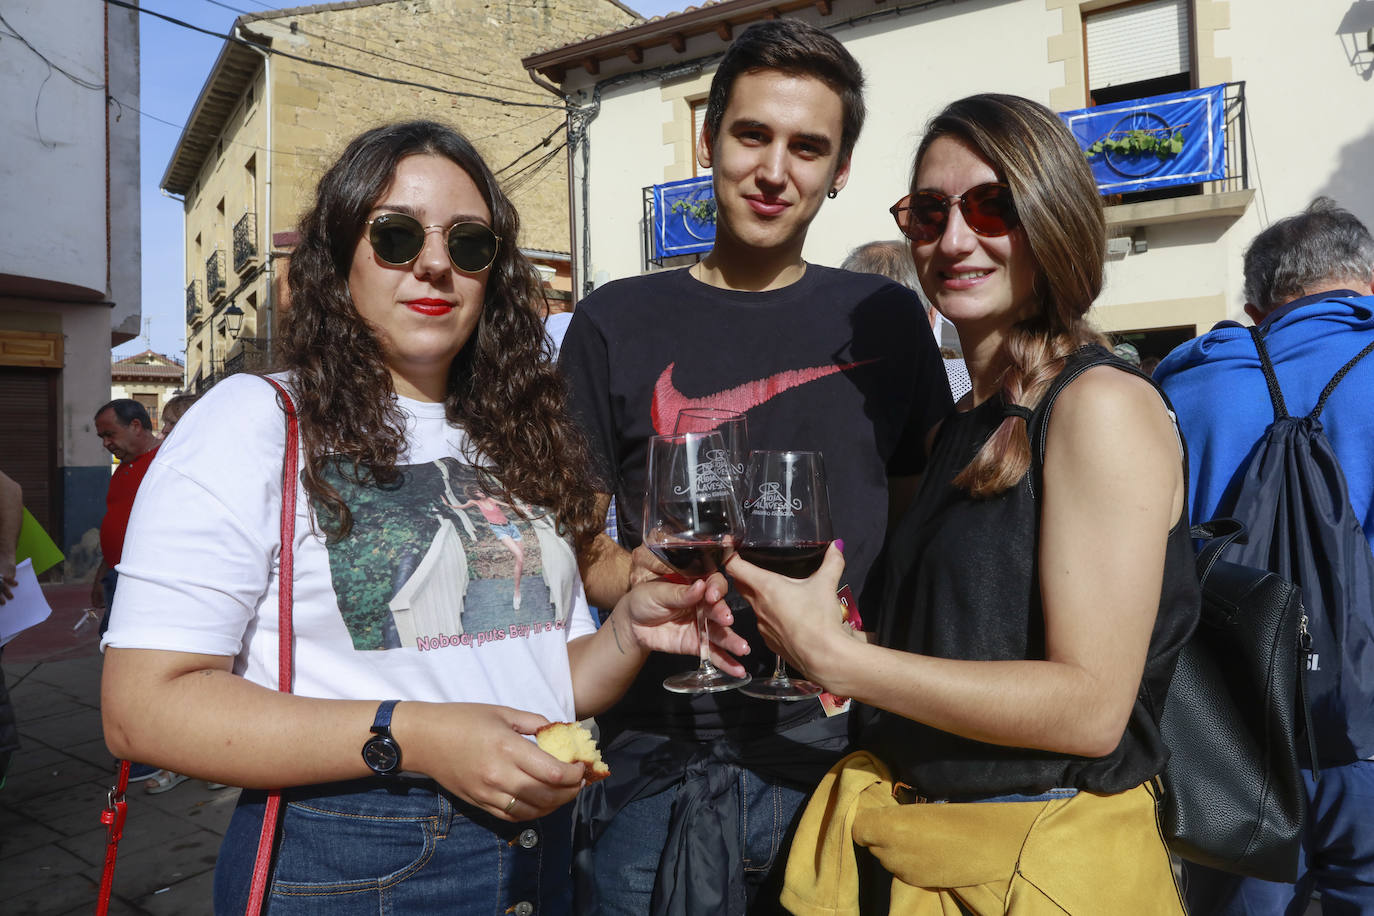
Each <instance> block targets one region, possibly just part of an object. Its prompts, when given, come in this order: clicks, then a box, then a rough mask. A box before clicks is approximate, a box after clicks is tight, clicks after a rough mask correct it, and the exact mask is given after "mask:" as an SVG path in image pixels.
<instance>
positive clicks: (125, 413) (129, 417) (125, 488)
mask: <svg viewBox="0 0 1374 916" xmlns="http://www.w3.org/2000/svg"><path fill="white" fill-rule="evenodd" d="M95 432H96V435H98V436H99V437H100V444H101V445H103V446H105V450H106V451H108V452H109V453H110V454H111V455H114V456H115V458H117V459H119V467H117V468H115V472H114V474H113V475H111V477H110V489H109V490H108V491H107V492H106V494H105V518H104V519H103V520H102V521H101V523H100V554H101V560H100V568H99V569H98V570H97V571H96V574H95V581H94V582H93V583H91V605H92V606H93V607H100V608H104V609H105V614H104V619H102V620H101V621H100V632H101V633H102V634H103V633H104V632H105V627H106V626H108V625H109V622H110V606H111V605H112V604H113V603H114V593H115V584H116V581H117V580H118V578H119V574H118V573H116V572H115V569H114V568H115V567H116V566H118V565H119V556H120V553H122V552H123V550H124V529H125V528H127V527H128V525H129V513H130V512H131V511H132V510H133V508H134V497H135V496H136V495H138V486H139V484H141V483H142V482H143V475H144V474H146V473H147V472H148V465H150V464H152V462H153V455H155V454H157V447H158V445H160V444H161V442H160V440H159V439H158V438H157V436H155V435H153V423H152V420H151V419H150V418H149V417H148V411H147V410H146V409H145V408H144V406H143V405H142V404H140V403H138V402H137V401H133V400H130V399H128V398H119V399H118V400H114V401H111V402H110V403H108V404H106V405H105V406H104V407H102V408H100V409H99V410H98V411H96V413H95Z"/></svg>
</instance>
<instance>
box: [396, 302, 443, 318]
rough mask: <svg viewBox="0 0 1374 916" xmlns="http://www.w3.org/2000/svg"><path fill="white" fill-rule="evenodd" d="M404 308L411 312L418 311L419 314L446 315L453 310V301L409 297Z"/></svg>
mask: <svg viewBox="0 0 1374 916" xmlns="http://www.w3.org/2000/svg"><path fill="white" fill-rule="evenodd" d="M405 306H406V308H408V309H410V310H411V311H412V312H419V313H420V314H421V315H433V316H435V317H437V316H440V315H447V314H448V313H449V312H451V311H453V303H452V302H445V301H444V300H443V299H411V300H410V301H408V302H406V303H405Z"/></svg>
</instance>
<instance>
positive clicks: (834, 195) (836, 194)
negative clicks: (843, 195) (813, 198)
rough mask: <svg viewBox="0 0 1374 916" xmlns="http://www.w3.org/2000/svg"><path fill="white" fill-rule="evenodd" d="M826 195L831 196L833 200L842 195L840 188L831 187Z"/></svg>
mask: <svg viewBox="0 0 1374 916" xmlns="http://www.w3.org/2000/svg"><path fill="white" fill-rule="evenodd" d="M825 196H826V197H829V198H830V199H831V200H834V199H835V198H837V197H839V196H840V189H839V188H831V189H830V190H829V191H827V192H825Z"/></svg>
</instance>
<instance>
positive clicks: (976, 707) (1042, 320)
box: [730, 95, 1199, 914]
mask: <svg viewBox="0 0 1374 916" xmlns="http://www.w3.org/2000/svg"><path fill="white" fill-rule="evenodd" d="M893 214H894V216H895V217H896V219H897V223H898V226H899V228H901V230H902V231H903V233H904V234H905V235H906V236H907V238H908V239H910V241H911V250H912V256H913V258H914V259H915V262H916V266H917V270H918V273H919V275H920V278H921V284H922V286H923V288H924V289H925V292H926V294H927V296H928V297H929V299H930V301H931V302H932V303H933V304H934V305H935V307H936V308H937V309H939V310H940V312H941V314H943V315H944V316H945V317H946V318H948V319H949V320H950V321H952V322H953V323H954V325H955V327H956V328H957V329H958V332H959V339H960V342H961V343H962V345H963V352H964V359H965V360H966V361H967V364H968V368H969V373H970V376H971V378H972V381H973V390H972V391H971V392H970V393H969V394H967V395H965V396H964V397H963V398H962V399H961V400H960V402H959V403H958V405H957V409H956V412H955V413H954V414H953V415H951V416H950V417H949V418H948V419H946V420H945V421H944V423H943V424H942V426H941V427H940V428H939V429H938V430H937V431H936V432H935V434H934V435H933V436H932V439H931V442H930V445H929V450H930V460H929V463H928V465H927V469H926V472H925V475H924V478H923V480H922V485H921V489H920V491H919V493H918V495H917V496H916V497H915V499H914V501H913V504H912V505H911V506H910V507H908V509H907V511H906V512H905V514H904V515H903V516H902V517H901V518H900V520H899V521H897V522H896V523H895V524H894V526H893V527H892V528H891V529H890V530H889V532H888V542H887V549H886V555H887V565H886V569H885V577H884V591H883V598H882V600H881V602H880V603H879V604H877V605H876V606H872V607H869V608H865V609H863V613H864V618H865V622H866V623H867V624H868V629H869V630H870V632H869V633H866V634H862V636H860V635H859V634H854V633H853V632H852V631H850V630H849V629H848V628H847V627H845V626H844V625H843V624H842V623H841V622H840V621H839V615H838V614H837V613H836V612H835V602H834V598H833V594H834V588H835V585H836V583H837V582H838V579H839V575H840V572H841V570H842V568H843V558H842V555H841V551H840V550H839V549H833V550H831V552H830V554H829V555H828V556H827V559H826V562H825V564H824V565H823V566H822V567H821V569H820V571H818V572H817V573H816V574H815V575H814V576H813V577H812V578H811V579H809V580H805V581H799V580H789V579H785V578H783V577H781V576H776V575H773V574H771V573H767V572H765V571H763V570H761V569H758V568H755V567H752V566H749V565H748V564H747V563H745V562H744V561H742V560H740V559H738V558H735V559H733V560H732V561H731V563H730V571H731V573H733V574H734V576H735V578H736V581H737V583H739V586H740V588H741V589H742V590H744V592H745V593H746V595H747V596H748V597H750V599H751V601H752V603H753V604H754V607H755V609H756V610H757V612H758V615H759V620H760V629H761V630H763V631H764V633H765V634H766V635H767V636H768V637H769V639H770V642H771V643H772V644H773V645H775V646H777V647H778V648H779V649H781V650H782V652H783V653H784V655H785V656H786V657H787V658H788V659H789V660H790V661H792V662H795V663H796V664H797V665H798V666H799V667H800V668H801V669H802V670H804V671H805V672H806V673H807V675H808V676H809V677H811V678H812V679H814V680H816V681H819V682H820V683H821V684H823V685H825V686H826V688H827V689H829V690H830V691H832V692H834V693H837V694H840V695H843V696H850V697H853V698H854V699H855V701H856V719H857V722H856V725H857V730H856V734H857V747H858V748H860V750H859V751H858V752H856V753H855V754H853V755H851V756H850V757H849V758H846V760H845V761H844V762H842V763H841V764H840V765H839V766H837V767H836V768H835V769H834V770H832V771H831V773H830V774H829V775H828V776H827V777H826V780H825V781H824V782H823V783H822V784H821V786H820V788H819V789H818V790H817V793H816V795H815V796H813V799H812V803H811V805H810V806H809V808H808V811H807V814H806V817H805V819H804V820H803V821H802V824H801V827H800V829H799V833H798V837H797V840H796V842H795V843H794V846H793V851H792V856H791V859H790V860H789V865H788V883H787V889H786V890H785V891H784V895H783V902H784V903H786V904H787V905H788V906H789V907H791V908H793V909H794V910H795V911H797V912H811V911H813V909H812V908H814V907H816V906H819V905H825V906H835V907H836V908H837V909H836V910H833V911H834V912H846V911H848V912H863V913H865V914H867V913H875V912H888V911H889V907H890V911H891V912H894V913H897V912H901V913H926V912H931V913H940V912H946V913H948V912H956V911H959V912H974V913H979V914H982V913H1003V912H1009V911H1010V912H1016V913H1041V912H1047V913H1048V912H1054V913H1064V912H1071V913H1087V912H1093V913H1132V914H1135V913H1151V914H1153V913H1159V914H1177V913H1181V912H1182V907H1181V904H1180V902H1179V897H1178V893H1177V890H1176V888H1175V887H1174V883H1173V880H1172V875H1171V871H1170V866H1169V856H1168V852H1167V850H1166V849H1165V847H1164V844H1163V842H1162V841H1161V839H1160V835H1159V832H1158V829H1157V826H1156V820H1155V799H1154V796H1153V790H1152V787H1151V781H1152V780H1153V778H1154V777H1155V776H1156V775H1157V774H1158V773H1159V772H1160V769H1161V768H1162V767H1163V765H1164V762H1165V760H1166V758H1167V751H1166V749H1165V747H1164V745H1163V742H1162V741H1161V739H1160V734H1159V729H1158V725H1157V714H1158V712H1159V710H1160V708H1161V706H1162V704H1163V700H1164V694H1165V692H1166V691H1167V689H1168V684H1169V679H1170V676H1171V673H1172V669H1173V664H1174V660H1175V657H1176V655H1177V651H1178V648H1179V646H1180V644H1181V643H1182V641H1183V640H1184V639H1185V638H1186V637H1187V635H1188V633H1189V632H1190V631H1191V628H1192V626H1193V625H1194V622H1195V620H1196V616H1197V612H1198V603H1199V597H1198V591H1197V582H1196V578H1195V576H1194V573H1193V557H1192V549H1191V545H1190V542H1189V539H1188V525H1187V517H1188V514H1187V507H1186V490H1185V482H1184V464H1183V460H1182V452H1181V448H1180V439H1179V437H1178V435H1177V433H1176V430H1175V429H1174V426H1173V424H1172V422H1171V419H1170V415H1169V412H1168V410H1167V407H1166V404H1165V402H1164V401H1163V400H1162V398H1161V396H1160V395H1159V393H1158V392H1157V389H1155V388H1154V387H1153V385H1152V383H1151V382H1150V381H1149V380H1148V379H1147V378H1145V377H1144V376H1142V375H1140V374H1139V373H1138V372H1135V371H1134V370H1132V369H1130V367H1127V366H1126V365H1125V364H1124V363H1121V362H1120V361H1118V360H1115V359H1114V358H1113V357H1111V356H1110V354H1108V353H1107V351H1106V350H1105V349H1103V347H1102V338H1101V336H1100V335H1099V334H1098V333H1097V332H1096V331H1094V330H1093V329H1092V327H1091V326H1090V325H1089V324H1088V322H1087V319H1086V314H1087V312H1088V310H1089V307H1090V306H1091V305H1092V303H1093V300H1094V299H1095V298H1096V297H1097V295H1098V293H1099V291H1100V289H1101V286H1102V265H1103V257H1104V253H1105V235H1106V232H1105V221H1104V218H1103V211H1102V205H1101V202H1100V198H1099V196H1098V193H1097V188H1096V187H1095V185H1094V183H1093V179H1092V176H1091V173H1090V171H1089V169H1088V167H1087V165H1086V163H1085V162H1084V158H1083V154H1082V152H1081V151H1080V150H1079V148H1078V147H1077V145H1076V144H1075V143H1074V141H1073V139H1072V137H1071V136H1070V135H1069V133H1068V131H1067V130H1066V129H1065V128H1064V126H1063V124H1062V123H1061V122H1060V120H1059V118H1058V117H1057V116H1056V115H1055V114H1054V113H1053V112H1051V111H1049V110H1048V109H1046V108H1045V107H1044V106H1042V105H1039V104H1037V103H1034V102H1031V101H1029V100H1026V99H1022V98H1018V97H1015V96H1005V95H980V96H973V97H970V98H965V99H961V100H959V101H957V102H954V103H952V104H951V105H949V106H948V107H947V108H945V110H944V111H942V112H941V113H940V114H939V115H938V116H936V117H935V118H934V120H932V121H931V123H930V124H929V126H928V128H927V130H926V133H925V136H924V139H923V140H922V142H921V144H920V147H919V149H918V150H917V153H916V158H915V163H914V167H913V171H912V181H911V186H910V191H909V194H908V195H907V196H906V197H904V198H903V199H902V200H901V201H899V202H898V204H897V205H896V206H894V207H893ZM841 534H843V532H841ZM865 637H866V638H865ZM818 847H819V848H818ZM832 852H833V853H836V854H834V855H832V854H830V853H832ZM856 888H857V889H858V891H857V896H855V889H856ZM959 908H962V909H959Z"/></svg>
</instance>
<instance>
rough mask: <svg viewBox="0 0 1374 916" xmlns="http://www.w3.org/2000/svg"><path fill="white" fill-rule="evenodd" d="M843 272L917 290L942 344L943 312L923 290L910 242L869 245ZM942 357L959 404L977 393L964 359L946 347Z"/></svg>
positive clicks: (857, 252)
mask: <svg viewBox="0 0 1374 916" xmlns="http://www.w3.org/2000/svg"><path fill="white" fill-rule="evenodd" d="M840 269H841V270H852V271H854V272H855V273H861V274H877V275H878V276H880V277H887V278H888V279H889V280H893V281H895V282H897V283H900V284H902V285H903V286H905V287H906V288H907V289H910V290H914V291H915V292H916V295H917V296H920V297H921V305H922V306H923V307H924V308H925V310H926V320H927V321H929V322H930V330H931V333H933V334H935V335H936V336H935V343H936V345H937V346H939V345H940V336H939V331H938V327H939V324H940V313H939V312H937V311H935V307H934V306H933V305H931V304H930V300H929V299H927V298H926V296H925V292H924V291H923V290H922V289H921V281H920V279H919V278H918V277H917V276H916V262H915V261H913V260H912V259H911V243H910V242H900V241H892V242H866V243H864V244H863V245H860V246H859V247H858V248H855V249H854V250H853V251H851V252H850V253H849V255H848V257H846V258H845V259H844V263H843V264H841V265H840ZM940 356H941V358H943V359H944V361H945V376H946V377H947V378H948V379H949V393H950V394H951V395H953V396H954V400H955V401H956V402H957V401H958V400H959V399H960V398H962V397H963V396H964V395H966V394H968V393H969V392H970V391H972V390H973V382H972V381H970V380H969V377H968V367H967V366H965V365H964V361H963V360H962V359H960V358H959V357H958V356H957V355H954V354H953V353H952V352H950V351H948V350H946V348H945V347H943V346H941V347H940Z"/></svg>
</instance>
